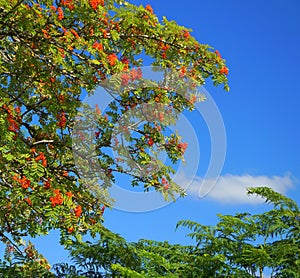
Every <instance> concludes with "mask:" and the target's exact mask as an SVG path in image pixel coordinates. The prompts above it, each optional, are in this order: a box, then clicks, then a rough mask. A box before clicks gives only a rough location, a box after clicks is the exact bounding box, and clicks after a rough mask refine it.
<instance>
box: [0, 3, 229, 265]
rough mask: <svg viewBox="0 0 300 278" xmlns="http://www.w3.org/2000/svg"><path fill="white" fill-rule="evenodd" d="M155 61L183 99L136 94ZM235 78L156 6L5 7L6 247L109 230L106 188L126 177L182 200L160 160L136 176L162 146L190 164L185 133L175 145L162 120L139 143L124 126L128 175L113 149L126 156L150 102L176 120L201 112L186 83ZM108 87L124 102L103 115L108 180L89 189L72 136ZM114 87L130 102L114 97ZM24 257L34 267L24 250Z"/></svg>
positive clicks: (1, 142) (1, 115)
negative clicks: (133, 114) (136, 114)
mask: <svg viewBox="0 0 300 278" xmlns="http://www.w3.org/2000/svg"><path fill="white" fill-rule="evenodd" d="M145 57H148V58H151V60H152V61H153V65H154V66H159V67H161V68H163V69H165V70H170V71H171V70H172V72H175V74H177V75H179V76H180V78H181V82H179V83H180V84H179V86H178V87H177V88H178V91H177V92H176V91H174V90H173V88H169V87H162V86H156V87H146V88H143V89H142V90H135V89H134V88H135V87H134V86H133V84H136V83H139V82H143V78H142V77H143V73H142V72H141V71H140V69H139V67H140V66H142V65H143V64H144V63H143V58H145ZM227 74H228V69H227V68H226V65H225V60H224V59H222V58H221V56H220V54H219V52H214V51H213V50H212V48H211V47H209V46H207V45H203V44H200V43H199V42H197V41H196V40H195V38H193V37H192V36H191V35H190V30H188V29H186V28H185V27H182V26H179V25H177V24H176V23H175V22H173V21H168V20H167V19H166V18H163V20H162V21H161V22H160V21H159V20H158V18H157V17H156V15H155V14H154V13H153V10H152V8H151V7H150V6H149V5H148V6H146V7H143V6H139V7H138V6H135V5H131V4H129V3H127V2H124V1H112V0H105V1H104V0H89V1H88V0H80V1H79V0H55V1H53V0H40V1H39V0H9V1H7V0H0V84H1V85H0V90H1V91H0V128H1V131H2V132H1V137H0V206H1V212H0V237H1V239H2V241H3V242H4V243H5V244H6V245H7V247H11V246H13V247H14V248H17V247H18V246H20V242H21V239H22V238H23V237H24V236H31V237H35V236H38V235H41V234H46V233H47V232H48V231H49V230H51V229H59V230H60V231H61V242H62V243H63V244H65V245H68V244H70V243H71V238H72V237H73V236H74V237H77V239H78V240H80V236H81V234H84V233H87V232H89V233H90V234H91V235H92V236H95V235H96V233H97V232H99V231H101V229H102V221H103V215H102V214H103V211H104V209H105V207H106V206H111V200H110V198H109V196H108V194H107V187H109V186H110V185H111V184H112V183H113V182H114V180H115V176H116V174H117V173H121V174H124V175H129V176H131V177H132V185H134V186H143V187H144V188H145V190H149V189H150V188H154V189H155V190H157V191H159V192H161V193H162V194H163V195H164V196H165V198H169V197H172V196H174V193H180V194H181V195H183V194H184V193H183V192H182V190H181V189H180V187H179V186H178V185H176V184H175V183H173V182H172V181H171V178H170V175H171V173H172V171H173V168H172V166H165V165H163V164H162V163H161V162H160V166H161V168H160V170H159V171H157V172H156V174H154V172H153V171H152V172H151V173H150V174H148V175H146V176H139V175H137V174H136V173H135V171H134V168H135V167H134V166H135V165H138V164H142V165H145V167H147V166H151V161H152V157H151V156H150V155H149V151H150V150H151V151H154V149H155V148H160V150H161V151H164V152H166V154H167V155H168V156H169V158H170V160H171V161H172V162H173V163H176V162H177V161H178V160H179V159H183V155H184V150H185V148H186V147H187V146H186V144H184V143H183V142H180V137H179V135H177V134H171V135H169V136H166V135H165V129H166V127H167V125H168V122H166V123H164V121H163V119H162V117H161V115H156V114H155V113H154V114H153V115H152V116H153V117H152V118H150V119H148V121H147V123H145V124H144V125H143V126H141V127H140V129H139V130H135V132H136V134H138V136H136V137H134V136H133V135H132V134H131V133H130V132H129V130H128V127H126V126H125V127H124V126H123V127H124V128H125V131H124V132H123V133H122V134H123V135H124V136H123V137H124V140H126V141H127V144H128V145H129V149H130V159H131V161H133V162H134V163H133V166H132V165H127V166H128V167H127V168H125V167H123V165H121V164H120V163H119V162H118V161H117V160H116V159H114V157H111V156H110V155H109V154H108V152H106V151H105V150H106V149H107V148H110V149H113V150H116V151H117V152H119V153H120V154H122V151H123V150H124V148H122V145H120V146H119V147H117V146H116V145H117V144H116V141H115V138H113V131H114V130H115V129H116V125H117V123H118V122H119V120H120V119H122V117H123V116H124V115H125V114H126V112H127V111H128V110H133V109H134V108H136V109H140V108H141V107H142V106H143V104H144V103H149V104H152V105H156V106H159V104H162V105H163V107H164V110H165V107H168V109H169V110H173V111H176V113H180V112H182V111H183V110H184V109H193V107H194V102H195V101H196V98H195V95H193V94H191V93H183V92H182V91H184V90H188V88H186V87H185V86H186V85H185V84H186V83H187V82H185V81H186V80H192V83H191V84H190V87H191V88H190V92H193V90H192V88H194V87H195V86H197V85H202V84H204V82H205V79H207V78H211V79H212V80H213V82H214V83H215V84H216V85H218V84H223V85H224V88H225V89H226V90H228V89H229V88H228V85H227ZM111 77H112V78H111ZM169 81H170V82H171V81H172V76H171V77H170V78H169ZM99 85H101V86H102V87H103V88H104V89H105V90H106V93H111V94H112V95H113V96H114V102H112V103H111V104H110V106H109V108H108V111H106V115H102V113H101V111H98V110H97V107H96V108H95V113H94V114H95V115H94V116H95V119H96V124H97V126H96V129H95V130H94V132H95V137H94V138H93V140H94V143H95V144H96V146H97V147H96V149H97V161H98V167H100V170H101V171H100V176H96V177H95V179H91V180H90V183H86V181H85V180H84V181H83V179H82V178H83V176H84V175H85V174H86V173H84V170H82V169H78V167H76V164H75V162H74V152H77V153H81V151H82V149H81V147H82V145H80V144H79V145H78V146H77V147H78V149H76V148H75V149H74V148H72V132H73V131H74V125H75V123H76V115H78V113H79V112H80V107H81V100H82V98H83V97H84V96H85V95H86V94H92V92H93V90H94V89H95V88H96V87H97V86H99ZM115 86H117V87H118V88H119V89H120V88H121V89H122V90H123V92H124V93H122V94H120V93H118V94H116V93H114V92H112V91H111V89H112V88H115ZM125 89H126V90H125ZM157 117H158V118H157ZM130 131H132V130H130ZM79 135H80V134H79ZM83 141H84V140H83ZM82 144H84V142H83V143H82ZM82 158H83V160H85V159H87V157H85V156H84V157H82ZM126 162H128V163H129V162H130V161H129V160H127V161H125V164H126ZM158 162H159V161H158ZM99 178H100V184H98V182H99ZM21 255H22V256H23V258H24V260H25V259H26V258H27V254H26V252H25V251H22V250H19V252H18V256H21ZM16 267H17V266H16ZM4 268H5V265H4ZM116 268H117V266H116Z"/></svg>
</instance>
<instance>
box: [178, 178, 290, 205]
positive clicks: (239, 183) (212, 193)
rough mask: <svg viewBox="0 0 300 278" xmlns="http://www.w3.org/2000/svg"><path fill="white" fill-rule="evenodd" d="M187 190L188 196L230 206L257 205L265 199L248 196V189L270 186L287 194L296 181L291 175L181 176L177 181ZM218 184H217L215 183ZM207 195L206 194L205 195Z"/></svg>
mask: <svg viewBox="0 0 300 278" xmlns="http://www.w3.org/2000/svg"><path fill="white" fill-rule="evenodd" d="M175 181H176V182H177V183H178V184H180V185H182V186H183V187H184V188H187V194H188V195H190V196H196V197H201V198H204V197H205V198H209V199H213V200H216V201H218V202H221V203H228V204H256V203H261V202H263V199H262V198H260V197H256V196H249V195H247V188H248V187H258V186H268V187H271V188H273V189H274V190H276V191H277V192H280V193H282V194H285V193H286V192H287V190H288V189H290V188H292V187H293V186H294V183H295V181H294V179H293V178H292V176H291V175H290V174H286V175H284V176H270V177H269V176H252V175H248V174H246V175H231V174H226V175H224V176H221V177H219V179H218V180H217V182H216V179H203V178H201V177H194V178H193V179H192V180H191V179H188V178H187V177H186V176H185V175H183V174H179V175H178V176H177V178H176V180H175ZM215 182H216V183H215ZM204 193H205V194H204Z"/></svg>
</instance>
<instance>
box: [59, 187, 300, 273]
mask: <svg viewBox="0 0 300 278" xmlns="http://www.w3.org/2000/svg"><path fill="white" fill-rule="evenodd" d="M249 194H257V195H259V196H261V197H263V198H266V200H267V202H269V203H270V204H272V205H273V206H274V208H273V209H271V210H269V211H267V212H265V213H262V214H257V215H251V214H249V213H237V214H236V215H219V222H218V223H217V225H216V226H205V225H201V224H199V223H196V222H193V221H189V220H187V221H180V222H179V223H178V224H177V227H186V228H188V229H189V230H191V233H190V234H189V236H190V237H192V238H193V239H195V241H196V244H195V246H182V245H178V244H170V243H168V242H155V241H151V240H140V241H138V242H137V243H127V242H126V241H125V240H124V239H123V238H121V237H120V236H118V235H115V234H113V233H112V232H110V231H107V230H105V231H104V232H103V234H101V236H100V239H99V240H98V241H97V242H95V243H89V242H86V243H78V242H74V244H73V245H72V247H71V255H72V258H73V260H74V263H75V265H76V267H75V266H73V270H75V269H76V268H77V271H78V273H84V272H85V271H89V273H93V275H94V276H93V275H91V276H88V277H244V278H246V277H263V274H264V270H265V269H266V268H268V270H269V271H270V272H272V274H271V277H273V278H275V277H290V278H291V277H295V278H296V277H299V273H300V271H299V270H300V269H299V266H300V265H299V263H300V261H299V254H300V248H299V246H300V245H299V228H300V223H299V208H298V206H297V204H296V203H295V202H294V201H293V200H291V199H289V198H287V197H285V196H283V195H281V194H279V193H277V192H275V191H273V190H271V189H270V188H265V187H260V188H250V189H249ZM55 267H56V268H55V269H58V267H59V265H57V266H55ZM58 273H59V272H58ZM97 275H100V276H97ZM58 277H63V276H58Z"/></svg>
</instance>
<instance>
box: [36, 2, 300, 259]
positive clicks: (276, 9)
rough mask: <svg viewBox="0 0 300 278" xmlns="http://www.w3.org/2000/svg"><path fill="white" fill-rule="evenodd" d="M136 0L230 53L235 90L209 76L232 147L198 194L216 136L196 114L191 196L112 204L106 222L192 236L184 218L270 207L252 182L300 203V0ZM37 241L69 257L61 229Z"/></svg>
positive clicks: (207, 218) (145, 233)
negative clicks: (127, 207) (129, 206)
mask: <svg viewBox="0 0 300 278" xmlns="http://www.w3.org/2000/svg"><path fill="white" fill-rule="evenodd" d="M130 2H132V3H134V4H143V5H146V4H150V5H151V6H152V7H153V9H154V12H155V13H156V14H157V15H158V16H159V17H160V18H161V17H162V16H166V17H167V18H168V19H169V20H171V19H173V20H175V21H176V22H177V23H178V24H180V25H184V26H186V27H189V28H192V29H193V33H192V35H193V36H194V37H196V39H198V41H200V42H201V43H205V44H209V45H211V46H213V47H214V48H215V49H218V50H219V51H220V52H221V54H222V56H223V57H224V58H225V59H226V60H227V64H228V67H229V70H230V71H229V76H228V77H229V84H230V87H231V91H230V93H226V92H225V91H223V90H222V88H221V87H219V88H216V87H213V86H212V85H211V84H210V83H209V82H208V84H207V85H206V86H205V88H206V90H207V91H208V92H209V94H210V95H211V96H212V98H213V99H214V101H215V103H216V105H217V107H218V109H219V111H220V113H221V115H222V118H223V122H224V126H225V130H226V136H227V148H226V151H227V154H226V159H225V162H224V167H223V169H222V173H221V177H220V182H219V183H218V184H217V185H216V186H215V188H214V189H213V190H212V191H211V192H210V193H209V194H208V195H207V196H205V197H204V198H198V195H197V192H198V191H197V185H199V181H201V178H202V176H201V175H202V174H203V173H204V172H205V169H204V168H205V167H206V166H207V163H208V157H209V155H210V152H209V149H210V143H209V138H208V137H209V133H208V130H207V127H205V122H204V121H203V119H201V118H197V117H196V116H191V118H190V121H191V122H193V123H195V125H196V124H199V129H198V127H197V130H198V133H199V134H201V132H202V131H203V134H202V136H203V137H201V138H203V140H202V141H201V142H200V148H201V160H200V162H202V161H203V164H202V163H200V165H199V171H198V172H197V177H196V179H195V182H194V183H193V184H192V186H191V190H190V193H189V196H188V197H186V198H184V199H179V200H177V202H176V203H172V204H169V205H168V206H165V207H164V208H161V209H158V210H155V211H152V212H144V213H132V212H125V211H120V210H115V209H113V210H106V211H105V225H106V226H107V227H108V228H111V230H112V231H114V232H116V233H119V234H121V235H122V236H124V237H125V238H126V239H127V240H129V241H136V240H138V239H140V238H147V239H153V240H168V241H170V242H174V243H175V242H176V243H182V244H186V243H191V242H190V241H189V239H188V238H186V237H185V234H186V232H187V231H186V230H179V231H176V232H175V231H174V230H175V226H176V223H177V221H179V220H181V219H191V220H195V221H198V222H200V223H203V224H215V223H216V221H217V218H216V214H217V213H222V214H231V213H235V212H244V211H248V212H253V213H259V212H262V211H264V210H265V209H266V206H265V205H263V204H260V203H258V202H255V201H253V200H252V201H251V200H250V199H247V197H246V195H245V194H244V193H243V192H245V187H247V186H255V185H269V186H271V187H274V188H275V189H277V190H279V191H281V192H283V193H285V194H286V195H288V196H289V197H292V198H293V199H294V200H296V201H297V202H298V203H300V197H299V195H300V194H299V192H300V161H299V157H300V147H299V142H300V128H299V124H298V122H299V120H300V109H299V108H298V106H299V101H300V96H299V93H300V89H299V84H298V81H299V78H300V70H299V68H300V16H299V14H300V2H299V1H297V0H290V1H283V0H281V1H278V0H274V1H259V0H252V1H238V0H227V1H224V0H210V1H207V0H206V1H202V0H199V1H195V0H185V1H179V0H173V1H155V0H148V1H142V0H135V1H130ZM202 125H203V126H202ZM206 144H207V145H206ZM182 181H184V177H182ZM49 241H51V242H52V243H51V248H49ZM35 242H37V243H38V247H39V250H40V251H41V252H42V253H44V255H46V257H48V259H49V261H50V263H52V264H53V263H55V262H59V261H62V260H65V259H66V256H67V254H66V253H65V252H64V251H63V250H62V248H59V247H57V248H56V247H55V246H56V242H58V237H57V235H56V234H55V233H52V234H51V236H49V237H47V238H44V239H42V238H41V239H38V240H35Z"/></svg>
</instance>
